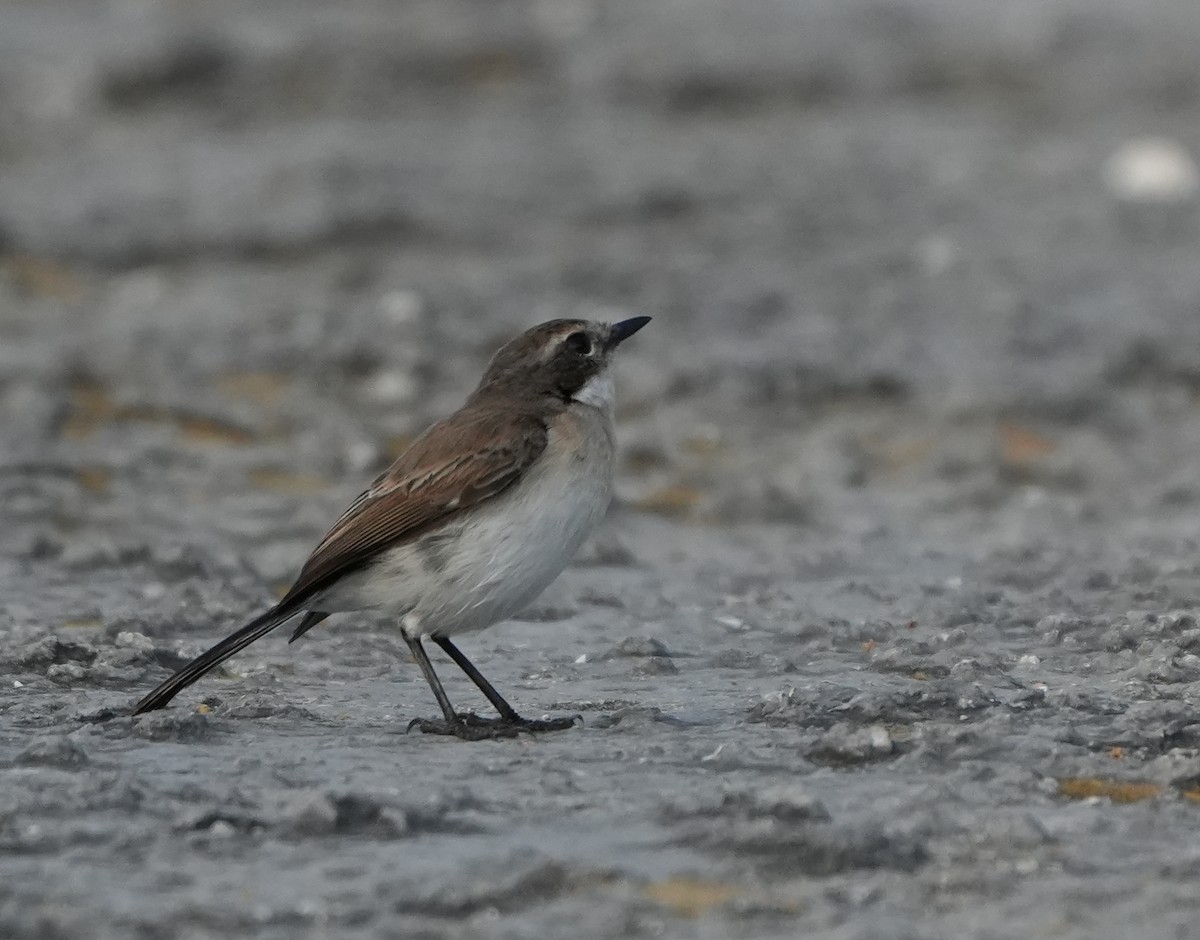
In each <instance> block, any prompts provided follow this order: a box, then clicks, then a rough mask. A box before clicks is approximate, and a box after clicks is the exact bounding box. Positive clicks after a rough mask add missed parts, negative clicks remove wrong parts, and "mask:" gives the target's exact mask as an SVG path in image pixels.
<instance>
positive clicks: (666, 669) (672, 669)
mask: <svg viewBox="0 0 1200 940" xmlns="http://www.w3.org/2000/svg"><path fill="white" fill-rule="evenodd" d="M677 672H679V667H678V666H676V665H675V664H674V663H673V662H671V660H670V659H669V658H667V657H666V656H651V657H650V658H649V659H647V660H646V661H645V662H644V663H641V664H639V665H638V666H637V667H636V668H635V669H634V673H635V674H636V675H639V676H670V675H674V674H675V673H677Z"/></svg>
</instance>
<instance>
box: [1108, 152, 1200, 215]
mask: <svg viewBox="0 0 1200 940" xmlns="http://www.w3.org/2000/svg"><path fill="white" fill-rule="evenodd" d="M1104 179H1105V182H1106V183H1107V185H1108V188H1109V191H1110V192H1112V194H1113V195H1115V196H1116V197H1117V198H1119V199H1124V200H1127V201H1129V202H1159V203H1163V202H1166V203H1170V202H1185V201H1186V200H1188V199H1191V198H1192V197H1194V196H1195V195H1196V192H1197V190H1200V170H1197V168H1196V161H1195V160H1194V159H1193V158H1192V155H1191V154H1190V153H1188V151H1187V150H1186V149H1185V148H1184V147H1183V146H1182V145H1181V144H1179V143H1178V142H1176V141H1174V140H1170V139H1168V138H1165V137H1143V138H1139V139H1136V140H1129V141H1126V142H1125V143H1124V144H1122V145H1121V146H1120V147H1118V148H1117V150H1116V151H1115V152H1114V153H1113V154H1112V156H1110V157H1109V158H1108V162H1107V163H1106V164H1105V167H1104Z"/></svg>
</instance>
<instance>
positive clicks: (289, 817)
mask: <svg viewBox="0 0 1200 940" xmlns="http://www.w3.org/2000/svg"><path fill="white" fill-rule="evenodd" d="M337 819H338V811H337V807H336V806H334V805H333V800H331V799H330V798H329V797H328V796H327V795H325V794H324V793H306V794H304V795H302V796H301V797H299V798H298V799H297V800H296V801H295V802H294V803H292V805H291V806H289V807H288V809H287V811H286V812H285V813H284V816H283V829H284V831H285V832H287V833H288V834H290V835H292V836H324V835H329V834H330V833H332V832H334V831H335V830H336V829H337Z"/></svg>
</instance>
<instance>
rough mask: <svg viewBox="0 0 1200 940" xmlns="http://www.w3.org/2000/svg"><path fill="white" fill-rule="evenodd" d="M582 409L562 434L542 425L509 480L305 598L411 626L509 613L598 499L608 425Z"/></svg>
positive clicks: (475, 624) (530, 592)
mask: <svg viewBox="0 0 1200 940" xmlns="http://www.w3.org/2000/svg"><path fill="white" fill-rule="evenodd" d="M587 412H588V413H585V414H584V415H583V416H582V417H581V418H578V419H576V421H577V423H576V425H574V426H573V430H574V431H575V432H576V433H573V434H571V435H569V437H570V438H572V439H571V440H567V439H565V438H566V437H568V435H558V436H557V439H556V436H555V435H554V434H552V435H551V439H550V441H549V442H548V444H547V448H546V451H545V452H544V453H543V455H542V456H541V457H540V458H539V459H538V461H537V462H536V463H535V464H534V465H533V466H532V467H531V468H530V469H529V470H528V471H527V472H526V474H525V475H524V477H523V478H522V479H521V480H520V481H519V482H518V483H517V484H515V485H514V486H513V487H512V488H510V489H509V490H507V491H505V492H504V493H503V494H501V495H500V496H498V497H495V498H494V499H491V500H488V501H487V502H486V503H484V504H481V505H479V506H477V507H473V508H471V509H468V510H466V511H465V512H464V513H463V514H462V515H461V516H459V517H458V518H457V519H455V520H454V521H452V522H450V523H449V524H448V525H447V526H446V527H445V528H443V529H442V530H438V531H434V532H431V533H428V534H426V535H424V536H421V537H420V538H418V539H416V540H415V541H414V542H412V543H409V544H405V545H400V546H397V547H395V548H392V549H388V550H386V551H384V552H383V553H382V554H381V555H380V557H379V560H378V561H377V562H376V563H375V564H374V565H372V566H371V567H370V568H368V569H365V570H363V571H361V572H358V573H356V574H354V575H350V576H348V577H346V578H343V579H342V580H341V581H340V582H339V583H338V584H337V585H335V587H334V588H333V589H332V590H330V591H329V592H328V593H327V595H326V596H325V597H323V598H322V599H321V601H320V602H319V603H318V604H317V605H314V606H315V607H317V608H318V609H322V610H327V611H333V610H363V609H372V610H379V611H383V612H386V613H389V614H392V615H394V616H395V617H396V618H397V621H398V624H400V625H402V626H403V628H404V629H405V631H406V632H409V633H411V634H416V635H426V634H437V635H446V636H449V635H453V634H458V633H465V632H470V631H473V630H481V629H483V628H484V627H488V626H491V625H492V624H494V623H496V622H497V621H500V620H504V619H505V618H507V617H510V616H512V615H513V614H516V613H519V612H520V610H521V609H522V608H524V607H525V606H526V605H528V604H529V603H530V602H532V601H533V600H534V598H536V597H537V596H538V595H539V594H540V593H541V592H542V591H543V590H545V588H546V587H547V586H548V585H549V584H550V582H552V581H553V580H554V579H555V578H556V577H558V575H559V574H560V573H561V572H562V570H563V568H565V567H566V566H567V563H568V562H569V561H570V560H571V557H572V556H573V555H574V554H575V552H576V551H577V550H578V548H579V546H580V544H582V542H583V541H584V539H586V538H587V536H588V535H589V533H590V532H591V531H592V529H594V528H595V526H596V524H597V523H598V522H599V521H600V520H601V519H602V518H603V516H604V513H605V511H606V510H607V508H608V503H609V500H610V497H611V493H612V464H613V446H612V439H611V432H610V430H609V427H608V424H607V421H603V420H602V416H601V415H600V413H598V412H595V410H594V409H590V408H589V409H587ZM581 441H582V442H585V443H581Z"/></svg>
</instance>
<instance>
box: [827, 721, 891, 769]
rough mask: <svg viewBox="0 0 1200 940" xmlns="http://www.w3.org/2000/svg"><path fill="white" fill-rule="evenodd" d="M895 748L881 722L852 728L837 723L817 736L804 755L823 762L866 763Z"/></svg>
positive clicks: (883, 756)
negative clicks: (806, 754) (816, 739)
mask: <svg viewBox="0 0 1200 940" xmlns="http://www.w3.org/2000/svg"><path fill="white" fill-rule="evenodd" d="M895 750H896V745H895V742H894V741H893V740H892V736H891V734H890V733H889V732H888V730H887V728H885V727H884V726H883V725H869V726H867V727H866V728H854V727H852V726H851V725H849V724H847V723H840V724H836V725H834V726H833V727H832V728H830V729H829V730H828V731H827V732H825V734H823V735H821V737H820V738H819V739H818V741H817V743H816V745H815V746H814V747H813V748H812V749H811V750H810V751H809V752H808V757H809V759H810V760H815V761H820V762H821V763H827V764H840V765H846V764H866V763H870V762H871V761H877V760H884V759H885V758H888V757H890V756H891V755H892V754H893V753H894V752H895Z"/></svg>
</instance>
